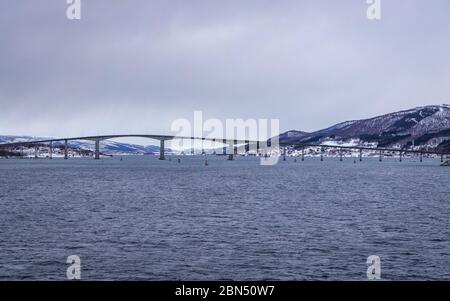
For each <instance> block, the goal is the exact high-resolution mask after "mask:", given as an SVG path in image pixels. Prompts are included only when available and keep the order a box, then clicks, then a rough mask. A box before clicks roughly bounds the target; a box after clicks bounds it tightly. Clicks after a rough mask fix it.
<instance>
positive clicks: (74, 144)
mask: <svg viewBox="0 0 450 301" xmlns="http://www.w3.org/2000/svg"><path fill="white" fill-rule="evenodd" d="M45 139H48V137H45V138H44V137H30V136H0V143H11V142H22V141H31V140H45ZM53 145H54V147H55V148H57V147H61V146H62V145H63V142H62V141H61V142H55V143H54V144H53ZM69 148H71V149H79V150H87V151H93V150H94V148H95V143H94V142H93V141H87V140H86V141H85V140H73V141H69ZM100 150H101V152H102V153H103V154H108V155H140V154H158V153H159V146H156V145H139V144H128V143H121V142H116V141H112V140H104V141H101V143H100ZM165 152H166V153H167V154H170V153H172V150H171V149H169V148H166V149H165Z"/></svg>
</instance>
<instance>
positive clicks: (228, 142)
mask: <svg viewBox="0 0 450 301" xmlns="http://www.w3.org/2000/svg"><path fill="white" fill-rule="evenodd" d="M133 137H137V138H149V139H154V140H159V141H160V153H159V159H160V160H164V159H165V153H164V148H165V141H170V140H174V139H185V140H191V141H194V140H201V141H209V142H215V143H221V144H223V145H224V147H223V154H224V155H228V159H229V160H232V159H233V156H234V155H237V154H238V147H237V145H243V147H244V150H245V151H248V150H249V149H250V145H252V146H253V149H256V150H257V151H259V150H260V149H266V148H267V147H270V146H271V141H270V139H269V140H268V141H257V140H242V139H223V138H205V137H194V136H190V137H187V136H170V135H145V134H144V135H138V134H131V135H100V136H84V137H70V138H52V139H44V140H33V141H22V142H12V143H2V144H0V148H8V147H15V146H35V157H36V158H37V155H38V145H42V144H48V146H49V149H50V152H49V153H50V159H51V158H52V153H53V143H54V142H60V141H63V142H64V159H68V148H69V147H68V143H69V141H73V140H88V141H94V142H95V150H94V159H100V142H101V141H103V140H108V139H114V138H133ZM278 145H279V147H280V149H281V150H282V157H283V160H286V149H287V147H295V148H296V149H301V159H302V161H304V160H305V149H306V148H308V147H316V148H320V149H321V154H320V160H321V161H323V155H324V152H325V149H337V150H338V151H339V157H340V161H342V160H343V151H344V150H359V161H362V151H363V150H366V151H375V152H379V160H380V161H382V158H383V156H384V153H385V152H391V153H399V157H400V161H402V158H403V155H404V154H407V153H411V154H418V155H419V157H420V162H422V159H423V155H424V154H432V155H438V156H440V157H441V162H443V161H444V156H450V153H449V152H439V151H435V150H412V149H398V148H379V147H377V148H373V147H361V146H339V145H324V144H311V143H279V144H278ZM241 147H242V146H241ZM191 153H192V154H193V153H194V148H193V147H192V149H191ZM202 153H204V151H203V150H202Z"/></svg>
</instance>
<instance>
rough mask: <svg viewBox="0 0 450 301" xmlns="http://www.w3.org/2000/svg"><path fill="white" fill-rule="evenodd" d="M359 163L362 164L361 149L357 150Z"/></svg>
mask: <svg viewBox="0 0 450 301" xmlns="http://www.w3.org/2000/svg"><path fill="white" fill-rule="evenodd" d="M359 162H362V148H360V149H359Z"/></svg>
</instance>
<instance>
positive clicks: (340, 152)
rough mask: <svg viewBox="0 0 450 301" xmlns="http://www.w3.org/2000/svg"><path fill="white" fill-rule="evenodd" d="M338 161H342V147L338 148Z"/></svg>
mask: <svg viewBox="0 0 450 301" xmlns="http://www.w3.org/2000/svg"><path fill="white" fill-rule="evenodd" d="M339 161H341V162H342V148H340V149H339Z"/></svg>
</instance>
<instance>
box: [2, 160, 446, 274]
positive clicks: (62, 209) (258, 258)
mask: <svg viewBox="0 0 450 301" xmlns="http://www.w3.org/2000/svg"><path fill="white" fill-rule="evenodd" d="M177 158H178V157H175V156H174V157H172V160H171V161H169V160H166V161H159V160H158V159H157V158H156V157H154V156H136V157H134V156H127V157H123V160H122V161H121V160H120V158H119V157H114V158H103V159H101V160H98V161H96V160H92V159H69V160H63V159H53V160H49V159H37V160H34V159H1V160H0V279H1V280H48V279H61V280H64V279H66V269H67V268H68V267H69V264H68V263H66V260H67V257H68V256H69V255H78V256H79V257H80V259H81V279H84V280H304V279H307V280H313V279H318V280H364V279H367V276H366V271H367V267H368V265H367V263H366V260H367V257H368V256H370V255H377V256H379V257H380V259H381V278H382V279H387V280H432V279H434V280H438V279H440V280H450V168H449V167H441V166H439V164H440V162H439V160H438V159H430V158H428V159H425V160H424V162H423V163H420V162H418V160H417V159H404V161H403V162H401V163H400V162H398V160H395V159H392V158H391V159H389V158H385V159H384V161H383V162H378V160H377V159H375V158H373V159H369V158H364V160H363V162H362V163H360V162H356V163H354V161H353V159H350V158H347V159H344V162H339V160H338V159H335V158H325V160H324V162H320V160H319V159H317V158H306V161H305V162H301V161H300V160H298V161H297V162H294V159H293V158H288V159H287V161H285V162H284V161H280V162H279V164H277V165H276V166H260V165H259V164H258V163H259V160H258V158H248V157H237V158H236V160H234V161H227V160H226V159H225V158H224V157H212V156H209V157H208V163H209V165H208V166H205V164H204V158H203V157H202V156H183V157H180V158H181V162H180V163H178V162H177Z"/></svg>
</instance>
